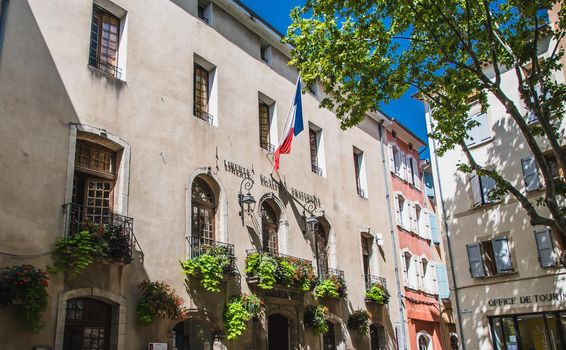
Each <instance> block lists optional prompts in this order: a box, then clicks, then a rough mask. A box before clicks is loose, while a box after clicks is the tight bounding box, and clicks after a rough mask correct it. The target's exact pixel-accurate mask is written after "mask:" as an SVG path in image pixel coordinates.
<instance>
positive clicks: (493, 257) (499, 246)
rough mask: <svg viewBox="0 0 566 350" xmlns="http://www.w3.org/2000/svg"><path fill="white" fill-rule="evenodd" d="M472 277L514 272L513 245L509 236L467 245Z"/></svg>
mask: <svg viewBox="0 0 566 350" xmlns="http://www.w3.org/2000/svg"><path fill="white" fill-rule="evenodd" d="M466 250H467V252H468V262H469V265H470V273H471V275H472V277H474V278H479V277H486V276H495V275H499V274H505V273H511V272H514V267H513V260H512V257H511V247H510V244H509V239H508V238H507V237H496V238H493V239H490V240H485V241H481V242H478V243H471V244H468V245H466Z"/></svg>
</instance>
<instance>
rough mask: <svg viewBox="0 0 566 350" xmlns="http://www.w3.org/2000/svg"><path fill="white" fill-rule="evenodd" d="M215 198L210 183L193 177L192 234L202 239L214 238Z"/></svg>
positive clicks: (212, 239)
mask: <svg viewBox="0 0 566 350" xmlns="http://www.w3.org/2000/svg"><path fill="white" fill-rule="evenodd" d="M216 207H217V204H216V199H215V196H214V191H213V190H212V188H211V187H210V185H209V184H208V183H207V182H206V181H205V180H204V179H202V178H201V177H197V178H195V180H194V181H193V184H192V189H191V208H192V209H191V213H192V214H191V223H192V235H193V237H198V238H200V239H202V240H204V241H206V240H211V241H214V240H215V226H216V225H215V216H216Z"/></svg>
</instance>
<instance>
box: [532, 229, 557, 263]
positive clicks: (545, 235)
mask: <svg viewBox="0 0 566 350" xmlns="http://www.w3.org/2000/svg"><path fill="white" fill-rule="evenodd" d="M535 240H536V243H537V250H538V260H539V262H540V266H542V267H551V266H556V262H557V255H556V253H555V252H554V245H553V244H552V234H551V232H550V230H549V229H545V230H542V231H535Z"/></svg>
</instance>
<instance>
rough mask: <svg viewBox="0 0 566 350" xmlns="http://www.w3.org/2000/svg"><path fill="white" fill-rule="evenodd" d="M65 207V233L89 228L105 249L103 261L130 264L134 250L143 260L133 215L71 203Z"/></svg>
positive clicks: (74, 232) (70, 233)
mask: <svg viewBox="0 0 566 350" xmlns="http://www.w3.org/2000/svg"><path fill="white" fill-rule="evenodd" d="M64 209H65V229H66V232H65V234H66V236H69V235H73V234H76V233H78V232H81V231H85V230H87V231H89V232H90V233H91V235H92V236H93V238H95V239H96V241H97V242H98V243H100V244H101V246H103V247H104V248H105V249H104V250H105V251H104V254H103V256H102V257H101V259H102V260H106V261H108V260H109V261H111V262H115V263H123V264H129V263H130V262H131V261H132V260H133V252H135V251H136V249H137V250H138V251H139V252H140V258H141V260H142V261H143V251H142V249H141V247H140V245H139V243H138V241H137V239H136V236H135V235H134V219H133V218H130V217H127V216H123V215H119V214H114V213H111V212H109V211H108V209H102V208H96V207H92V206H86V205H78V204H73V203H68V204H65V206H64Z"/></svg>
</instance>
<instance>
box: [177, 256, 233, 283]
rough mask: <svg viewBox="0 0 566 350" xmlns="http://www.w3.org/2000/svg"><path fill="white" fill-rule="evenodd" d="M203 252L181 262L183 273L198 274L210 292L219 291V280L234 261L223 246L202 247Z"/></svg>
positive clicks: (193, 275) (191, 275) (192, 275)
mask: <svg viewBox="0 0 566 350" xmlns="http://www.w3.org/2000/svg"><path fill="white" fill-rule="evenodd" d="M203 251H204V253H203V254H201V255H198V256H196V257H194V258H192V259H187V260H185V261H182V262H181V267H182V268H183V272H184V273H185V275H187V276H189V277H195V276H197V275H198V276H200V277H201V284H202V286H203V288H204V289H206V290H208V291H210V292H219V291H220V288H219V285H220V282H222V280H223V279H224V274H226V273H228V272H230V271H229V270H230V268H231V267H232V265H233V263H234V256H233V254H232V252H231V251H230V250H229V249H228V248H226V247H224V246H216V247H212V246H210V247H206V248H203Z"/></svg>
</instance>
